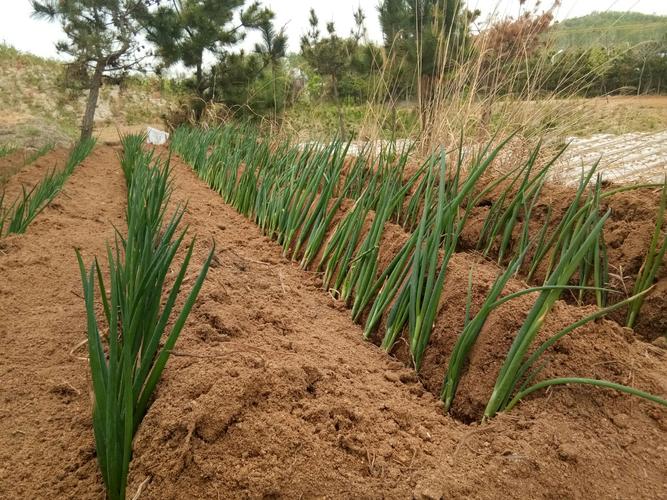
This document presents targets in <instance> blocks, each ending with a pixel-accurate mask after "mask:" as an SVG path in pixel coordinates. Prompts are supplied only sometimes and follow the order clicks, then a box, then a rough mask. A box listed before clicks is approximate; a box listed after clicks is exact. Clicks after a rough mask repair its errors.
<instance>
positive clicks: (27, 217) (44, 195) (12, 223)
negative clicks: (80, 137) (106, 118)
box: [0, 139, 95, 236]
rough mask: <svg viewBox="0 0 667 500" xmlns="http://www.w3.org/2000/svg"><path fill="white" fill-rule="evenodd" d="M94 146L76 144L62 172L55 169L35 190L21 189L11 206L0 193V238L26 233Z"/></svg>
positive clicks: (88, 143) (85, 141) (86, 141)
mask: <svg viewBox="0 0 667 500" xmlns="http://www.w3.org/2000/svg"><path fill="white" fill-rule="evenodd" d="M94 146H95V140H94V139H87V140H84V141H81V142H79V143H77V145H76V146H75V147H74V148H73V149H72V151H71V152H70V155H69V157H68V159H67V162H66V163H65V166H64V168H63V169H61V170H56V169H55V168H54V169H52V170H50V171H49V172H47V174H46V175H45V176H44V177H43V178H42V179H41V180H40V181H39V182H38V183H37V184H36V185H35V186H34V187H33V188H32V189H29V190H28V189H26V188H25V186H22V192H21V195H19V197H18V198H17V199H16V200H15V201H14V202H13V203H12V204H11V205H9V206H7V207H5V206H4V201H5V195H4V192H3V193H2V194H0V236H7V235H8V234H21V233H25V231H26V230H27V229H28V226H29V225H30V223H31V222H32V221H33V220H35V217H37V216H38V215H39V214H40V213H41V212H42V210H44V209H45V208H46V207H47V206H48V205H49V203H51V202H52V201H53V200H54V198H55V197H56V196H57V195H58V193H60V191H61V190H62V188H63V186H64V185H65V182H66V181H67V179H68V178H69V176H70V175H72V173H73V172H74V169H75V168H76V166H77V165H79V164H80V163H81V162H82V161H83V160H85V159H86V157H87V156H88V155H89V154H90V152H91V151H92V149H93V147H94Z"/></svg>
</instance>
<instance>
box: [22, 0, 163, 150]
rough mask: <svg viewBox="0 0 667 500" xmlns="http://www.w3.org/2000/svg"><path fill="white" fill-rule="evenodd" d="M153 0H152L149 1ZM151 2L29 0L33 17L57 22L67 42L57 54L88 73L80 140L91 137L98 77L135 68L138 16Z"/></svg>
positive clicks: (121, 0)
mask: <svg viewBox="0 0 667 500" xmlns="http://www.w3.org/2000/svg"><path fill="white" fill-rule="evenodd" d="M153 1H154V0H153ZM150 3H151V0H39V1H38V0H32V1H31V4H32V8H33V16H34V17H36V18H38V19H46V20H48V21H53V22H59V23H60V25H61V26H62V28H63V31H64V32H65V35H66V36H67V40H64V41H61V42H58V43H57V44H56V48H57V49H58V51H59V52H61V53H63V54H67V55H69V56H71V57H72V58H73V59H74V62H75V63H76V64H78V65H81V66H82V67H87V68H90V69H91V70H92V76H91V77H90V81H89V84H88V89H89V90H88V98H87V101H86V110H85V112H84V115H83V119H82V121H81V139H87V138H89V137H91V135H92V133H93V124H94V121H95V109H96V108H97V99H98V97H99V92H100V87H101V86H102V78H103V77H104V75H105V73H107V72H119V71H125V70H128V69H130V68H132V67H135V66H136V65H137V64H138V63H139V60H140V58H139V57H138V55H137V54H138V51H140V49H141V46H140V45H139V44H138V43H137V41H136V39H137V34H138V33H139V31H140V30H141V27H140V25H139V23H138V21H137V19H138V16H139V15H140V14H141V13H142V12H144V11H145V10H146V9H147V8H148V6H149V5H150Z"/></svg>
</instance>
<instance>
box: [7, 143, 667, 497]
mask: <svg viewBox="0 0 667 500" xmlns="http://www.w3.org/2000/svg"><path fill="white" fill-rule="evenodd" d="M174 167H175V168H174V173H175V194H174V201H178V200H182V199H186V198H187V199H189V206H188V208H189V212H188V214H187V217H186V218H187V220H186V222H188V223H189V224H190V233H191V234H197V236H198V244H197V249H196V255H195V257H194V258H193V264H192V268H191V276H192V277H191V278H190V279H189V281H188V283H191V281H192V279H193V278H194V275H195V272H196V269H197V266H198V265H200V264H201V263H202V262H203V259H204V258H205V255H206V253H207V251H208V248H209V245H210V241H211V240H213V239H214V240H215V241H216V243H217V259H216V263H215V265H214V267H212V269H211V270H210V272H209V275H208V278H207V280H206V283H205V285H204V288H203V289H202V292H201V294H200V297H199V299H198V301H197V304H196V306H195V308H194V310H193V312H192V314H191V315H190V319H189V321H188V323H187V325H186V328H185V329H184V331H183V333H182V336H181V338H180V339H179V343H178V344H177V348H176V349H177V350H176V352H174V355H173V357H172V358H171V360H170V361H169V364H168V366H167V369H166V370H165V373H164V376H163V379H162V382H161V384H160V385H159V388H158V391H157V394H156V398H155V402H154V404H153V405H152V407H151V408H150V410H149V412H148V415H147V416H146V418H145V420H144V422H143V424H142V425H141V427H140V429H139V432H138V435H137V438H136V440H135V453H134V458H133V462H132V466H131V472H130V486H129V490H128V492H129V493H128V494H129V495H130V496H131V495H133V494H134V492H135V491H137V489H138V488H140V485H143V486H142V493H141V496H140V497H141V498H184V497H188V498H265V497H266V498H278V497H286V498H292V497H333V498H349V497H364V498H366V497H370V498H379V497H388V498H406V497H408V498H409V497H411V496H414V497H416V498H498V497H511V498H588V497H591V496H593V495H595V496H596V497H600V498H618V497H623V498H625V497H632V498H665V497H667V495H666V493H665V492H666V491H667V484H665V478H664V471H665V470H667V453H665V452H666V451H667V411H665V410H664V409H662V408H659V407H656V406H654V405H651V404H648V403H645V402H643V401H640V400H638V399H635V398H632V397H629V396H625V395H618V394H615V393H613V392H610V391H605V390H599V389H594V388H590V387H566V388H565V387H561V388H554V389H553V390H551V391H548V392H543V393H538V394H536V395H535V397H531V398H529V399H528V400H526V401H525V402H524V403H522V404H521V405H519V406H518V407H517V408H516V409H515V410H513V411H512V412H510V413H508V414H501V415H500V416H498V417H497V418H495V419H493V420H492V421H491V422H490V423H487V424H482V425H479V424H473V425H466V424H465V423H463V422H462V421H468V420H471V419H472V417H476V416H477V415H478V414H479V405H480V403H481V402H482V401H483V400H484V398H485V397H488V392H489V388H490V385H491V384H492V383H493V377H494V373H495V371H497V369H498V366H499V362H500V361H501V357H502V356H503V354H504V352H505V350H506V347H507V346H508V344H509V342H510V341H511V338H512V336H513V334H514V332H515V331H516V328H517V326H518V325H519V324H520V322H521V320H522V318H523V315H525V311H526V308H527V306H528V305H529V304H530V300H529V299H526V300H525V301H523V300H522V301H518V302H513V303H509V304H511V305H509V306H508V307H507V308H504V309H502V310H500V311H499V312H498V313H497V314H496V315H494V317H492V318H490V319H489V322H488V324H487V326H486V327H485V329H484V331H483V333H482V335H481V336H480V342H479V345H478V346H477V347H476V348H475V350H474V352H473V360H472V363H471V365H470V369H469V371H468V373H466V375H465V377H464V380H463V381H462V383H461V386H460V387H459V396H460V403H457V404H458V406H457V407H456V412H455V413H456V415H457V416H458V417H460V420H455V419H453V418H451V417H449V416H447V415H445V414H443V411H442V408H441V405H440V404H439V403H438V402H437V400H436V398H435V397H434V396H433V394H432V392H437V386H438V384H439V383H440V382H441V380H442V376H443V372H444V367H445V365H446V355H447V353H448V350H451V344H452V342H453V339H454V335H457V334H458V332H459V331H460V327H461V323H462V318H463V307H462V304H463V303H464V301H465V290H466V286H467V285H466V282H467V273H468V269H469V268H470V266H471V264H473V263H475V278H476V281H475V293H474V302H475V307H479V304H480V303H481V300H482V298H483V295H484V293H485V292H486V289H487V288H488V286H490V284H491V281H492V279H493V278H494V276H495V269H494V268H493V266H490V265H489V264H488V263H486V262H482V261H480V260H479V259H477V258H476V257H475V256H474V255H472V254H470V253H460V254H457V255H455V258H454V259H453V260H452V263H451V266H450V269H449V273H448V276H449V278H448V287H447V288H446V291H445V297H443V304H444V305H445V307H443V308H442V310H441V312H440V316H439V318H438V321H437V323H436V330H435V332H434V337H433V343H432V348H431V349H430V350H427V353H428V355H427V359H426V360H425V362H424V370H423V372H422V380H418V379H417V378H416V377H415V375H414V372H413V371H412V370H411V369H409V368H407V367H406V364H405V363H404V362H401V361H397V360H396V359H394V358H391V357H389V356H388V355H386V354H385V353H383V352H382V351H381V350H379V349H378V348H377V347H376V346H375V345H374V344H372V343H370V342H364V341H363V340H362V338H361V333H362V332H361V329H360V327H359V326H358V325H355V324H354V323H352V322H351V320H350V319H349V312H348V311H347V310H345V309H344V308H342V307H341V306H340V304H339V303H337V302H335V301H334V300H333V299H332V298H331V296H329V295H327V294H326V293H323V292H322V290H321V289H320V288H319V287H318V282H319V281H320V280H319V279H318V278H317V276H316V275H315V274H314V273H311V272H305V271H302V270H300V269H298V267H297V266H296V264H294V263H292V262H289V261H287V260H285V259H283V258H282V257H281V256H280V255H281V249H280V247H279V246H278V245H277V244H276V243H274V242H272V241H270V240H269V239H267V238H265V237H264V236H262V235H261V233H260V231H259V229H258V228H257V227H256V226H255V225H254V224H252V223H251V222H249V221H248V220H246V219H245V218H243V217H242V216H240V215H239V214H237V213H236V212H235V211H234V210H233V209H231V208H230V207H228V206H226V205H225V204H224V203H223V202H222V200H221V198H220V197H219V196H218V195H217V194H215V193H214V192H212V191H211V190H209V189H208V188H207V187H206V186H205V185H204V184H203V182H201V181H200V180H198V179H197V178H196V177H195V175H194V174H193V173H192V172H191V171H190V169H188V168H187V167H186V166H184V165H183V164H181V163H180V162H178V161H175V162H174ZM37 176H38V172H35V179H33V180H32V181H33V182H34V181H35V180H36V179H37ZM22 180H23V181H29V180H30V179H27V178H23V179H22ZM14 184H15V180H14V179H13V180H12V182H10V187H12V186H14ZM14 187H15V186H14ZM124 199H125V187H124V180H123V177H122V173H121V169H120V165H119V163H118V160H117V158H116V151H115V150H114V149H113V148H111V147H106V146H101V147H98V148H97V149H96V150H95V151H94V152H93V153H92V154H91V156H90V157H89V158H88V159H87V160H86V161H85V162H84V164H83V165H82V166H81V167H79V168H78V169H77V170H76V171H75V172H74V174H73V175H72V176H71V177H70V179H69V181H68V183H67V184H66V186H65V189H64V191H63V193H62V194H61V195H60V196H59V197H58V199H57V200H56V202H55V203H54V204H53V206H51V207H49V208H47V209H46V210H45V211H44V212H43V213H42V214H40V215H39V216H38V218H37V219H36V220H35V222H34V223H33V224H32V225H31V226H30V228H29V229H28V232H27V233H26V234H24V235H20V236H11V237H8V238H6V239H5V240H4V247H3V251H2V252H0V273H1V276H2V280H1V281H0V318H1V319H2V321H1V322H0V343H1V345H2V353H3V355H2V357H0V370H1V373H2V381H3V383H2V385H1V386H0V397H1V398H2V402H3V404H2V406H1V407H0V415H1V416H2V422H3V425H2V430H0V463H2V466H1V467H2V469H1V471H0V497H3V498H60V497H76V498H101V497H102V495H103V493H102V491H103V490H102V485H101V479H100V476H99V473H98V471H97V464H96V461H95V453H94V445H93V437H92V429H91V417H90V410H91V398H90V384H89V378H88V374H87V373H88V367H87V361H86V358H85V356H86V347H85V345H83V344H82V342H83V341H84V340H85V315H84V308H83V300H82V298H81V297H80V289H81V284H80V278H79V275H78V269H77V264H76V259H75V257H74V251H73V248H74V247H77V248H80V249H81V250H82V252H83V253H84V258H85V259H86V260H87V261H90V259H91V258H92V256H93V255H102V253H103V251H104V245H105V242H106V241H110V240H111V239H112V238H113V225H115V226H117V227H122V225H123V210H124ZM392 234H393V235H394V236H395V238H396V239H397V240H400V238H401V233H400V231H399V230H394V229H392V230H390V231H389V233H388V235H392ZM388 238H390V237H389V236H387V237H386V238H385V241H386V242H387V244H388V245H389V244H390V243H391V242H390V241H389V240H388ZM393 248H394V249H396V250H397V249H398V245H395V246H394V247H393ZM394 251H395V250H394ZM388 253H389V252H388ZM383 258H386V257H384V256H383ZM389 258H390V257H389ZM521 286H525V285H524V284H522V283H520V282H518V281H516V282H512V283H511V284H510V287H521ZM585 311H586V309H581V308H576V307H573V306H571V305H567V304H564V303H562V302H559V303H558V304H557V307H556V308H555V310H554V312H553V313H552V315H551V318H550V319H549V321H548V324H547V326H546V327H545V333H547V332H549V331H551V332H553V331H556V330H557V329H558V328H559V327H562V325H564V324H566V323H568V322H571V321H573V320H574V319H576V318H578V317H581V315H583V314H585ZM396 354H397V356H398V357H399V358H400V357H401V353H400V349H399V350H398V352H397V353H396ZM666 358H667V351H665V350H664V349H662V348H659V347H656V346H653V345H651V344H648V343H645V342H643V341H640V340H637V339H635V338H634V336H633V334H632V332H631V331H629V330H625V329H622V328H620V327H618V326H617V325H616V324H615V323H613V322H610V321H602V322H599V323H598V324H595V325H592V326H590V327H588V328H585V329H582V331H581V332H578V333H577V334H575V335H573V336H571V337H570V338H569V339H568V340H567V341H564V342H563V343H562V345H561V347H560V348H559V349H558V350H554V351H553V352H552V353H550V354H549V361H550V363H549V366H548V367H547V368H546V370H547V373H546V374H547V375H554V374H558V375H570V374H577V375H582V376H583V375H589V376H590V375H592V376H603V377H606V378H611V379H613V380H616V381H621V382H626V383H632V385H634V386H636V387H639V388H642V389H645V390H650V391H654V392H656V393H658V394H661V395H664V394H665V393H667V364H665V359H666Z"/></svg>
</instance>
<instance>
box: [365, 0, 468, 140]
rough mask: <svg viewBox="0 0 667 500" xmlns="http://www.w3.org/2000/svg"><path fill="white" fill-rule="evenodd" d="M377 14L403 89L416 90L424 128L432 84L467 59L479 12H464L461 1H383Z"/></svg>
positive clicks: (433, 92)
mask: <svg viewBox="0 0 667 500" xmlns="http://www.w3.org/2000/svg"><path fill="white" fill-rule="evenodd" d="M378 14H379V21H380V27H381V29H382V34H383V38H384V43H385V48H386V50H387V51H389V52H390V53H391V54H393V55H394V57H393V58H391V59H393V60H394V61H395V64H397V65H398V67H400V68H402V70H401V73H402V75H401V77H402V80H403V81H404V85H414V86H415V87H416V88H417V100H418V102H419V109H420V115H421V117H422V128H425V127H426V125H427V122H428V116H429V110H430V108H431V101H432V99H433V97H434V95H435V83H436V81H438V80H442V79H443V77H444V76H445V75H446V73H447V72H448V71H450V70H451V69H452V68H453V67H454V66H455V65H456V64H457V63H458V62H460V61H461V60H462V59H463V58H464V56H465V55H466V51H467V48H468V46H469V42H470V33H469V26H470V23H471V22H472V21H473V20H474V19H475V18H476V17H477V16H479V11H474V12H472V11H469V10H467V9H466V8H465V7H464V2H463V1H462V0H382V1H381V2H380V4H379V6H378Z"/></svg>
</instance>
